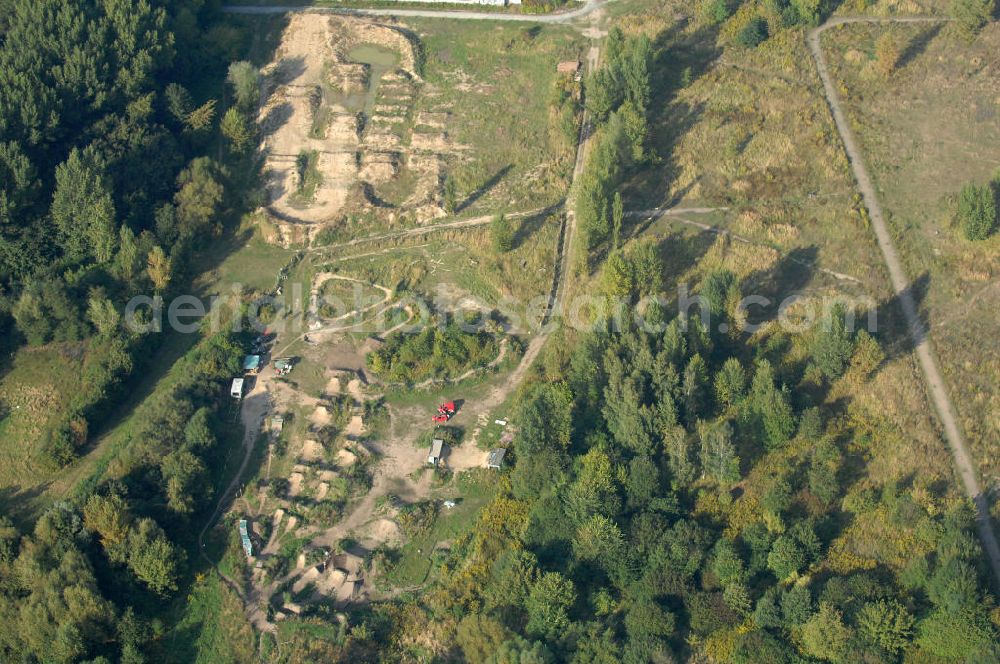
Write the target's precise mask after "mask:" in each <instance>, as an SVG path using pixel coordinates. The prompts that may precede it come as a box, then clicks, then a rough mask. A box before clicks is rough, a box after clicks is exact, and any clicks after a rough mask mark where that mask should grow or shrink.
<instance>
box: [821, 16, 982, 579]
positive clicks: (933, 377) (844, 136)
mask: <svg viewBox="0 0 1000 664" xmlns="http://www.w3.org/2000/svg"><path fill="white" fill-rule="evenodd" d="M947 20H949V19H941V18H925V17H913V18H867V17H843V18H834V19H831V20H829V21H827V22H826V23H825V24H823V25H821V26H820V27H818V28H816V29H815V30H813V31H812V32H810V33H809V36H808V43H809V50H810V51H811V52H812V56H813V60H815V62H816V69H817V71H818V72H819V77H820V80H821V81H822V82H823V91H824V94H825V96H826V101H827V104H829V106H830V111H831V113H832V114H833V120H834V123H835V124H836V125H837V131H838V133H839V134H840V138H841V140H842V141H843V143H844V150H845V151H846V153H847V157H848V160H849V161H850V163H851V170H852V171H853V172H854V177H855V179H856V180H857V182H858V188H859V189H860V190H861V195H862V197H863V199H864V203H865V207H866V208H868V214H869V216H870V217H871V221H872V228H873V229H874V230H875V238H876V239H877V240H878V246H879V249H881V250H882V256H883V258H884V259H885V265H886V267H887V268H888V270H889V278H890V280H891V281H892V287H893V290H894V291H895V293H896V296H897V297H898V298H899V302H900V304H901V305H902V308H903V315H904V316H905V317H906V322H907V325H908V326H909V331H910V336H911V337H912V339H913V343H914V347H915V350H916V354H917V360H918V361H919V363H920V369H921V371H922V372H923V374H924V380H925V382H926V383H927V388H928V391H929V392H930V396H931V401H932V402H933V403H934V408H935V410H936V411H937V414H938V417H939V418H940V420H941V425H942V427H943V429H944V434H945V438H946V440H947V441H948V445H949V447H950V448H951V453H952V457H953V458H954V461H955V468H956V470H957V471H958V475H959V477H960V478H961V480H962V485H963V487H964V488H965V493H966V494H967V495H968V496H969V498H971V499H972V500H973V502H974V503H975V505H976V528H977V530H978V531H979V538H980V540H982V543H983V549H984V550H985V552H986V557H987V559H988V560H989V562H990V566H991V567H992V569H993V575H994V577H995V578H994V581H995V582H996V583H997V585H998V587H1000V546H998V544H997V539H996V534H995V533H994V531H993V524H992V522H991V521H990V512H989V503H988V501H987V500H986V496H985V495H984V494H983V492H982V489H981V488H980V486H979V479H978V478H977V476H976V470H975V465H974V464H973V461H972V456H971V455H970V454H969V448H968V445H967V444H966V442H965V438H964V436H963V435H962V430H961V428H960V427H959V425H958V420H957V418H956V416H955V412H956V411H955V408H954V406H953V405H952V403H951V399H950V398H949V396H948V389H947V387H946V385H945V382H944V378H943V377H942V375H941V372H940V370H939V369H938V366H937V361H936V360H935V359H934V350H933V349H932V348H931V344H930V338H929V336H928V330H927V329H926V327H925V326H924V324H923V322H922V321H921V320H920V316H919V315H918V313H917V306H916V303H915V302H914V300H913V294H912V292H911V289H910V282H909V280H908V279H907V277H906V272H905V271H904V269H903V264H902V261H900V259H899V254H898V253H897V251H896V247H895V245H894V244H893V242H892V236H891V235H890V233H889V228H888V225H887V224H886V222H885V216H884V215H883V213H882V206H881V204H880V203H879V200H878V194H877V191H876V189H875V185H874V183H873V181H872V179H871V176H870V175H869V174H868V169H867V168H866V167H865V163H864V159H863V158H862V151H861V149H860V147H859V146H858V142H857V140H856V139H855V137H854V132H853V131H852V130H851V125H850V122H849V121H848V119H847V115H846V113H845V112H844V109H843V107H842V106H841V100H840V95H839V94H838V92H837V86H836V85H834V82H833V77H832V76H831V75H830V71H829V67H828V65H827V60H826V56H825V55H824V53H823V47H822V44H821V37H822V36H823V33H824V32H826V31H827V30H829V29H830V28H833V27H836V26H839V25H845V24H849V23H940V22H942V21H947Z"/></svg>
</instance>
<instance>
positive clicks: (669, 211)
mask: <svg viewBox="0 0 1000 664" xmlns="http://www.w3.org/2000/svg"><path fill="white" fill-rule="evenodd" d="M728 209H729V208H725V207H720V208H656V209H653V210H637V211H634V212H627V213H626V215H628V216H630V217H649V218H650V219H651V220H652V219H654V218H656V217H657V216H660V217H670V218H671V219H672V220H674V221H676V222H677V223H679V224H684V225H686V226H694V227H695V228H700V229H701V230H703V231H705V232H706V233H715V234H716V235H725V236H726V237H730V238H732V239H733V240H735V241H737V242H741V243H743V244H752V245H755V246H767V247H771V245H765V244H763V243H761V242H756V241H754V240H751V239H750V238H748V237H743V236H742V235H737V234H736V233H733V232H732V231H731V230H729V229H728V228H720V227H719V226H713V225H712V224H706V223H703V222H701V221H693V220H691V219H685V218H684V217H681V216H680V215H682V214H684V213H688V214H708V213H710V212H716V211H725V210H728ZM785 258H788V259H790V260H791V261H792V262H795V263H799V264H800V265H805V266H808V267H814V268H815V269H817V270H819V271H820V272H822V273H824V274H829V275H830V276H832V277H834V278H836V279H839V280H840V281H853V282H854V283H858V284H860V283H861V280H860V279H858V278H857V277H852V276H851V275H849V274H844V273H842V272H834V271H833V270H828V269H827V268H825V267H815V266H814V265H813V264H812V263H810V262H808V261H803V260H799V259H796V258H792V257H789V256H788V255H787V254H786V255H785Z"/></svg>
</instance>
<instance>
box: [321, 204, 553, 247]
mask: <svg viewBox="0 0 1000 664" xmlns="http://www.w3.org/2000/svg"><path fill="white" fill-rule="evenodd" d="M545 210H546V208H536V209H534V210H525V211H523V212H510V213H506V214H505V215H504V216H505V217H507V219H520V218H521V217H530V216H531V215H533V214H541V213H542V212H545ZM496 217H497V215H495V214H484V215H482V216H479V217H471V218H469V219H459V220H457V221H447V222H443V223H438V224H428V225H426V226H417V227H416V228H408V229H406V230H403V231H395V232H393V233H384V234H382V235H369V236H365V237H358V238H354V239H353V240H348V241H347V242H339V243H337V244H328V245H324V246H322V247H312V248H310V249H309V250H308V251H309V252H310V253H314V254H319V253H322V252H324V251H333V250H336V249H346V248H347V247H354V246H357V245H359V244H367V243H369V242H383V241H385V240H400V239H404V238H408V237H414V236H419V235H426V234H428V233H434V232H437V231H446V230H450V229H455V228H468V227H470V226H484V225H486V224H488V223H491V222H492V221H493V220H494V219H496ZM362 255H367V254H362ZM349 258H354V256H351V257H349Z"/></svg>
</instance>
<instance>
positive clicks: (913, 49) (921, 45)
mask: <svg viewBox="0 0 1000 664" xmlns="http://www.w3.org/2000/svg"><path fill="white" fill-rule="evenodd" d="M943 28H944V23H935V24H934V25H932V26H930V27H929V28H926V29H924V30H921V31H920V34H918V35H917V36H916V37H914V38H913V39H911V40H910V43H909V44H907V45H906V48H904V49H903V52H902V53H900V55H899V60H897V61H896V69H902V68H903V67H905V66H907V65H908V64H910V63H911V62H913V61H914V60H916V59H917V58H918V57H919V56H920V55H921V54H922V53H923V52H924V51H926V50H927V46H928V45H929V44H930V43H931V42H932V41H933V40H934V38H935V37H937V36H938V33H940V32H941V30H942V29H943Z"/></svg>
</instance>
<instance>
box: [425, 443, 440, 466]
mask: <svg viewBox="0 0 1000 664" xmlns="http://www.w3.org/2000/svg"><path fill="white" fill-rule="evenodd" d="M443 451H444V441H443V440H441V439H440V438H435V439H434V441H433V442H432V443H431V453H430V454H428V455H427V463H429V464H430V465H432V466H436V465H438V461H440V460H441V453H442V452H443Z"/></svg>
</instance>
